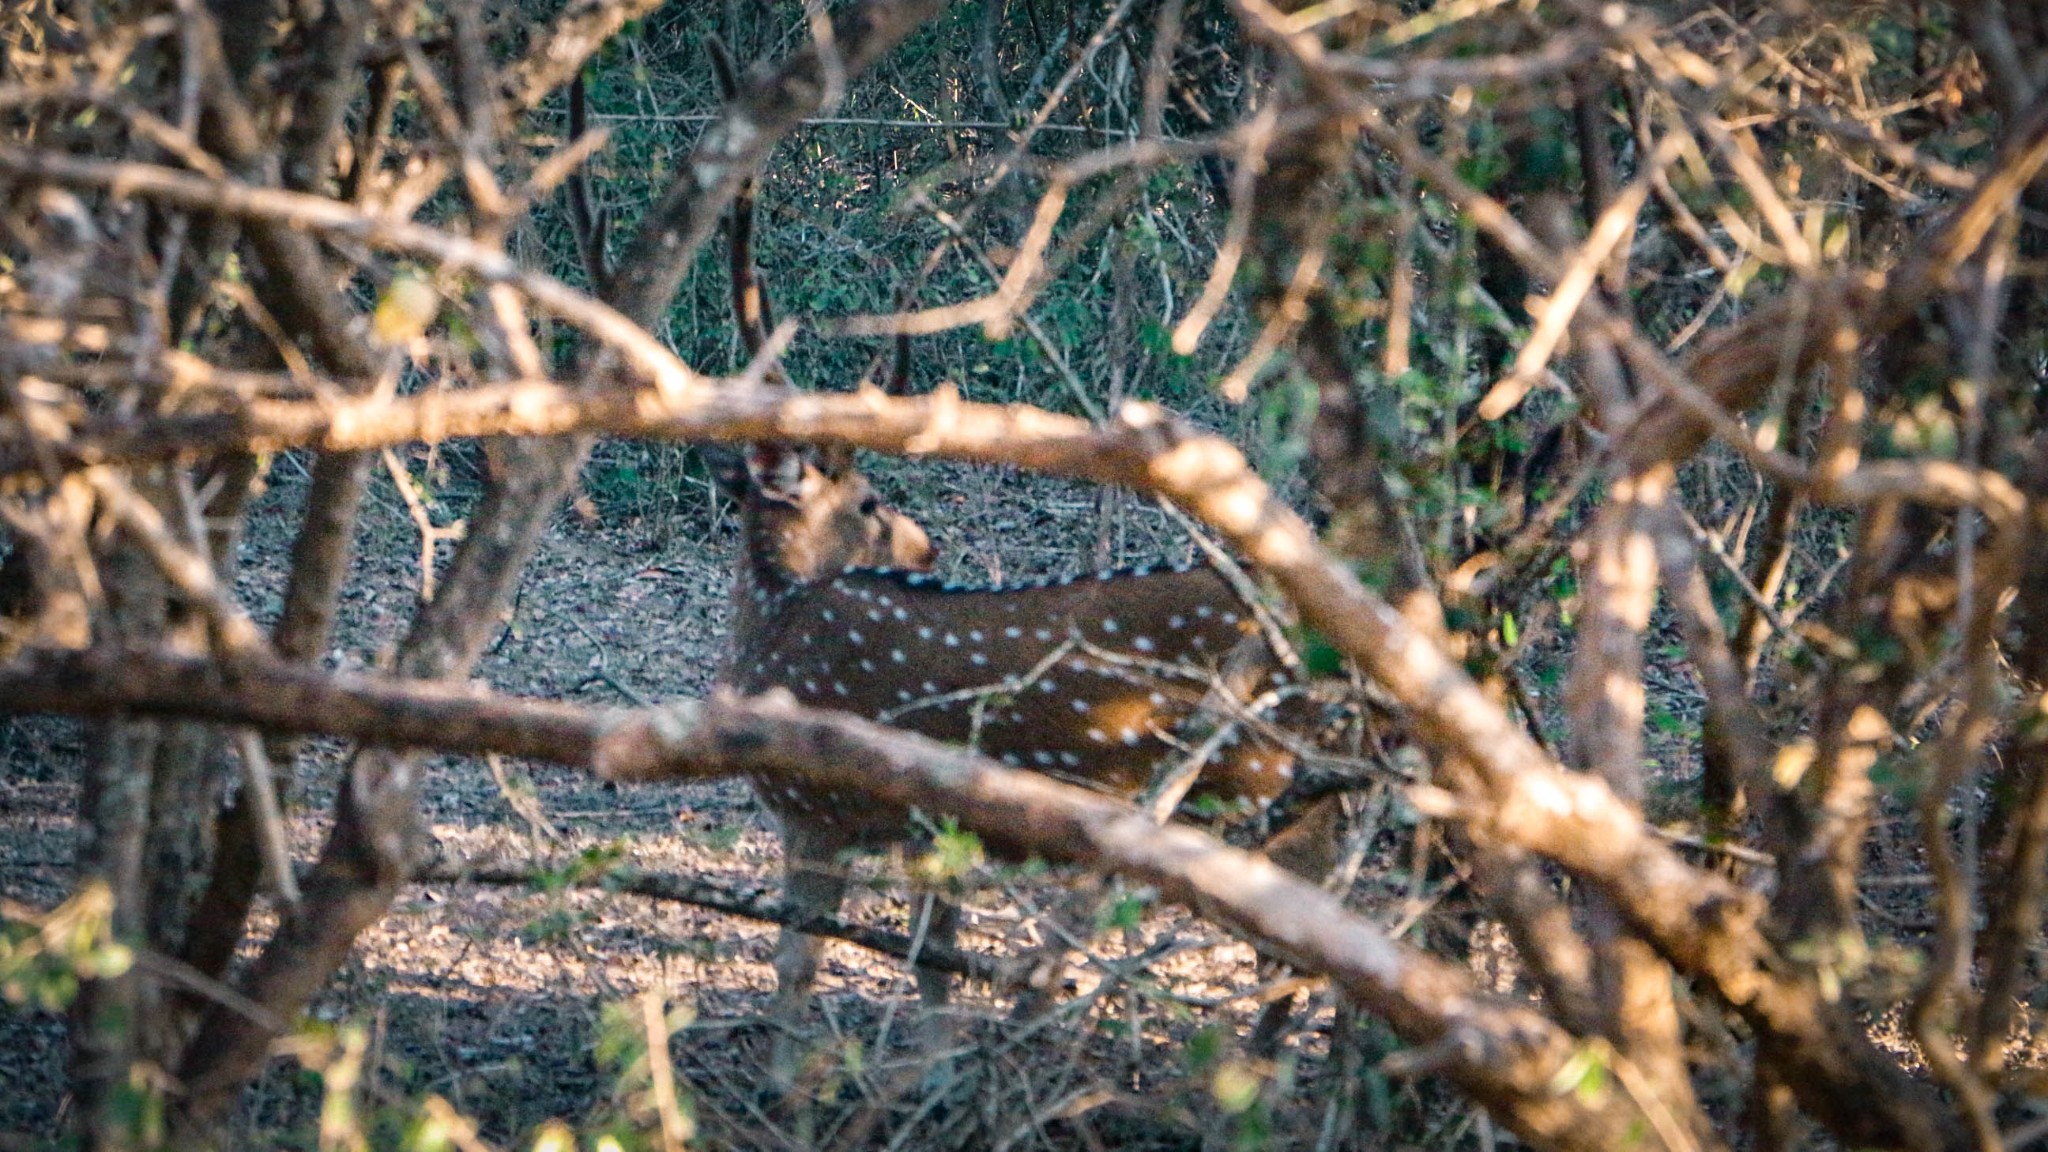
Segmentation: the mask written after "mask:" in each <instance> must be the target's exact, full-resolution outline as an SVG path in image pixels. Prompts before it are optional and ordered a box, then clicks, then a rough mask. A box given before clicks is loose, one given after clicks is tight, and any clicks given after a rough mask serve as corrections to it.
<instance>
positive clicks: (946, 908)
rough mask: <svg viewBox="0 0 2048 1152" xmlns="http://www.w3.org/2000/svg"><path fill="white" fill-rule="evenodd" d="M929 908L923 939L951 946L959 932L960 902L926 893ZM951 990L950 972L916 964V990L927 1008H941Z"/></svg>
mask: <svg viewBox="0 0 2048 1152" xmlns="http://www.w3.org/2000/svg"><path fill="white" fill-rule="evenodd" d="M924 899H925V901H927V902H928V904H927V907H928V908H929V912H928V913H927V915H926V916H925V924H924V943H925V944H928V945H932V946H935V947H939V948H951V947H952V946H953V942H954V940H955V939H957V938H958V937H959V935H960V905H958V904H955V903H954V902H953V901H951V900H948V899H946V898H945V897H944V896H941V895H939V894H938V893H936V892H931V893H927V894H926V895H925V897H924ZM952 991H953V975H952V973H950V972H945V971H941V970H940V969H937V968H927V967H925V966H924V965H922V964H919V965H918V966H917V994H918V996H919V997H920V998H921V999H922V1000H923V1001H924V1006H925V1007H926V1008H944V1007H945V1006H946V1001H947V1000H948V999H950V998H951V996H952Z"/></svg>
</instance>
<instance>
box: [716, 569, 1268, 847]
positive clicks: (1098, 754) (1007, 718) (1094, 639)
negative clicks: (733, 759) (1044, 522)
mask: <svg viewBox="0 0 2048 1152" xmlns="http://www.w3.org/2000/svg"><path fill="white" fill-rule="evenodd" d="M756 587H759V585H758V584H757V585H756ZM753 607H754V606H752V605H748V606H743V607H742V609H741V611H742V613H743V614H744V613H747V612H748V611H749V609H750V608H753ZM757 610H758V612H759V615H758V617H757V618H756V620H754V621H752V622H751V625H750V626H747V641H746V643H745V645H744V647H743V648H742V650H741V651H740V653H739V657H740V659H739V660H738V661H736V662H735V665H734V668H733V677H732V679H733V683H734V685H735V686H736V687H738V688H740V689H741V690H743V691H747V692H760V691H765V690H766V689H768V688H774V687H780V688H785V689H787V690H789V691H790V692H791V693H792V694H794V695H795V696H796V697H797V699H798V700H799V701H801V702H803V703H805V704H808V705H811V706H813V707H819V708H833V709H838V710H840V711H846V712H853V713H856V714H859V715H862V716H867V717H870V718H872V719H877V720H881V721H883V722H885V723H888V724H891V725H893V726H895V727H898V728H904V729H907V730H910V731H913V732H918V733H920V734H922V735H925V736H929V737H932V738H933V739H936V740H944V741H948V742H951V743H956V744H970V743H971V744H973V745H974V746H975V747H976V748H977V749H978V750H980V751H981V752H983V753H985V754H987V755H989V756H991V757H994V758H996V759H999V760H1001V761H1002V762H1003V763H1005V764H1008V765H1010V766H1011V767H1016V768H1027V769H1031V770H1033V771H1037V772H1043V773H1045V774H1046V775H1049V776H1054V777H1057V778H1060V779H1063V780H1066V781H1069V782H1071V783H1075V784H1079V785H1082V786H1083V787H1088V788H1093V789H1096V790H1097V791H1101V792H1107V793H1111V794H1113V795H1117V796H1124V797H1131V796H1136V795H1137V794H1138V793H1139V792H1140V791H1142V790H1143V789H1144V788H1145V787H1146V785H1147V784H1149V783H1150V782H1151V780H1152V778H1153V773H1154V770H1155V769H1156V768H1157V766H1158V765H1159V763H1160V761H1161V759H1162V758H1164V757H1165V756H1167V755H1169V754H1170V753H1172V752H1173V750H1174V749H1173V745H1172V744H1171V743H1169V738H1170V737H1172V736H1173V735H1174V733H1175V731H1176V730H1177V729H1179V728H1180V727H1181V725H1182V724H1183V723H1184V722H1185V721H1186V720H1188V719H1189V718H1190V717H1191V716H1193V715H1194V714H1196V713H1197V712H1199V711H1200V710H1201V709H1202V706H1203V701H1204V700H1205V699H1206V698H1208V697H1209V696H1210V694H1211V691H1212V686H1213V683H1214V682H1216V681H1219V680H1220V681H1222V682H1223V683H1224V684H1225V686H1226V687H1228V688H1230V689H1231V690H1232V695H1235V696H1238V697H1239V698H1241V699H1242V698H1248V697H1249V695H1250V694H1251V693H1252V691H1253V690H1255V689H1256V688H1257V687H1258V686H1259V684H1260V681H1262V680H1263V679H1267V678H1270V676H1271V675H1272V674H1273V669H1274V664H1273V663H1272V662H1271V661H1266V660H1257V661H1253V662H1252V663H1253V665H1254V666H1253V667H1249V668H1247V667H1244V666H1243V665H1244V664H1245V660H1244V659H1243V655H1242V652H1241V649H1242V648H1243V647H1244V646H1245V644H1246V641H1247V637H1248V636H1255V635H1256V626H1255V624H1254V623H1253V621H1252V620H1251V618H1250V614H1249V613H1248V612H1247V611H1246V610H1245V608H1244V606H1243V605H1242V604H1241V603H1240V602H1239V601H1238V599H1237V597H1236V594H1235V593H1234V592H1233V591H1231V589H1230V586H1229V584H1228V583H1227V582H1226V581H1225V580H1224V579H1223V578H1222V577H1221V576H1219V575H1218V574H1217V573H1215V572H1214V571H1212V570H1210V569H1208V568H1169V569H1135V570H1130V571H1124V572H1111V573H1103V574H1100V575H1096V576H1086V577H1081V578H1078V579H1070V580H1059V581H1052V582H1047V583H1042V584H1031V585H1022V586H1013V587H1004V588H963V587H955V586H950V585H946V584H943V583H941V582H940V581H938V580H936V579H934V578H933V577H930V576H926V575H923V574H921V573H915V572H902V571H864V570H859V569H854V570H848V571H842V572H840V573H838V574H836V575H832V576H827V577H823V578H821V579H819V580H817V581H815V582H812V583H804V584H798V583H790V582H784V583H782V584H781V585H780V587H778V588H777V589H776V590H775V591H773V592H771V593H769V594H768V595H767V596H765V597H764V598H763V599H762V600H761V601H760V602H759V605H758V609H757ZM1253 642H1254V643H1258V642H1257V641H1256V640H1255V641H1253ZM1258 647H1259V648H1260V649H1263V647H1264V646H1263V644H1262V643H1258ZM1292 776H1293V757H1292V755H1291V754H1290V753H1288V752H1287V751H1285V750H1284V749H1281V748H1279V747H1277V746H1272V745H1269V744H1265V743H1263V742H1259V741H1255V740H1245V739H1240V740H1236V741H1230V742H1226V745H1225V746H1224V747H1223V748H1221V749H1220V750H1219V751H1218V752H1217V753H1216V755H1215V756H1214V757H1213V758H1212V759H1211V761H1210V762H1209V764H1208V765H1207V766H1206V767H1205V769H1204V771H1203V773H1202V775H1201V778H1200V781H1199V782H1198V783H1197V785H1196V787H1195V789H1194V791H1193V793H1192V795H1194V796H1195V797H1198V798H1199V797H1205V796H1206V797H1214V798H1216V799H1218V800H1221V801H1223V802H1224V803H1226V804H1239V803H1242V804H1245V805H1258V804H1260V803H1261V802H1270V801H1271V800H1272V799H1274V798H1275V797H1277V796H1279V795H1280V793H1281V792H1283V791H1284V790H1285V789H1286V787H1287V784H1288V781H1289V780H1290V779H1291V777H1292ZM839 801H840V798H836V797H817V798H811V797H803V796H777V797H773V798H771V799H770V800H769V801H768V802H769V803H770V806H771V807H773V808H774V809H775V810H776V811H777V812H778V813H782V814H784V818H785V819H789V818H792V817H793V818H795V819H799V820H804V821H807V822H813V823H817V824H820V825H826V826H830V827H829V828H827V827H821V829H820V836H821V839H832V840H839V841H843V847H846V848H880V847H885V846H887V845H888V844H890V843H893V842H895V841H898V840H900V839H901V838H902V835H903V831H904V828H905V823H904V814H903V813H900V812H896V813H889V812H877V811H874V810H873V809H872V806H871V805H861V804H852V803H841V802H839ZM830 833H836V835H830Z"/></svg>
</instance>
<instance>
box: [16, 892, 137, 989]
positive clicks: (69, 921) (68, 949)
mask: <svg viewBox="0 0 2048 1152" xmlns="http://www.w3.org/2000/svg"><path fill="white" fill-rule="evenodd" d="M113 914H114V896H113V892H112V890H111V889H109V888H108V887H107V885H106V884H105V883H104V882H103V881H99V880H93V881H88V882H87V883H86V884H85V885H84V886H83V887H81V888H80V889H79V890H78V891H77V892H76V893H74V894H72V896H71V898H70V899H69V900H66V901H65V902H64V903H62V904H60V905H58V906H57V907H56V908H55V909H52V910H51V911H50V912H48V913H44V914H38V913H35V912H32V911H30V910H28V909H25V908H22V907H20V906H18V905H15V904H12V903H8V902H4V901H0V996H4V997H5V998H6V1000H7V1002H8V1003H10V1004H15V1005H28V1006H31V1007H34V1008H37V1009H39V1010H41V1011H44V1012H61V1011H63V1010H64V1009H65V1008H67V1007H69V1006H70V1004H71V1001H72V999H73V998H74V997H76V996H77V995H78V986H79V983H80V982H81V981H84V980H109V979H113V978H115V977H118V976H120V975H122V974H123V973H125V972H127V971H128V970H129V969H130V968H131V967H133V966H134V964H135V952H134V950H133V949H132V948H130V947H129V946H128V945H126V944H124V943H122V942H120V941H118V940H116V939H115V938H114V934H113Z"/></svg>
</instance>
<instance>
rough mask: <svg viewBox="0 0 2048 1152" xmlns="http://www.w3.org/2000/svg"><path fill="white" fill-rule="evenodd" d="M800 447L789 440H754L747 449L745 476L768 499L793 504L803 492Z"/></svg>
mask: <svg viewBox="0 0 2048 1152" xmlns="http://www.w3.org/2000/svg"><path fill="white" fill-rule="evenodd" d="M804 466H805V461H804V454H803V450H802V449H800V448H797V447H796V446H794V445H791V444H781V443H774V442H770V443H765V444H756V445H754V446H753V447H751V448H749V449H748V450H747V478H748V479H749V480H752V481H753V482H754V487H755V489H756V490H758V491H759V492H760V493H761V495H763V496H766V497H767V498H769V499H770V500H780V501H782V502H784V503H787V504H794V503H796V502H797V500H798V498H799V497H800V496H802V494H803V486H804Z"/></svg>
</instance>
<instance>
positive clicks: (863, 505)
mask: <svg viewBox="0 0 2048 1152" xmlns="http://www.w3.org/2000/svg"><path fill="white" fill-rule="evenodd" d="M881 510H882V501H881V498H880V497H878V496H863V497H861V501H860V514H861V515H863V516H873V515H874V514H875V513H877V512H880V511H881Z"/></svg>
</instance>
